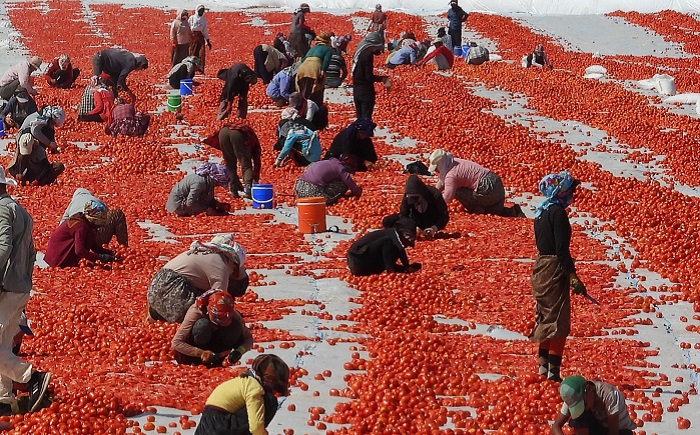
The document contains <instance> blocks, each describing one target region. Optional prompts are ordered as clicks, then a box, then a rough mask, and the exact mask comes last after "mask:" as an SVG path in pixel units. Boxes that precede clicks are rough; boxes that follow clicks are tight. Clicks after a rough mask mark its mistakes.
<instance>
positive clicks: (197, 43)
mask: <svg viewBox="0 0 700 435" xmlns="http://www.w3.org/2000/svg"><path fill="white" fill-rule="evenodd" d="M205 11H206V8H205V7H204V5H197V9H196V10H195V13H194V15H192V16H191V17H190V18H189V23H190V30H192V39H191V40H190V56H196V57H198V58H199V60H200V61H201V62H202V74H204V63H205V62H206V60H207V52H206V49H205V48H204V44H205V43H206V46H207V47H209V50H211V41H210V40H209V22H208V21H207V19H206V18H205V17H204V12H205Z"/></svg>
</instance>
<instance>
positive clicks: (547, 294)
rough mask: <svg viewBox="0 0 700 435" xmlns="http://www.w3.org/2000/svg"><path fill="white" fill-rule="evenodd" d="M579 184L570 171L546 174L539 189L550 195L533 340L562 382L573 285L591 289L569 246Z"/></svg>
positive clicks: (545, 372) (541, 234) (544, 371)
mask: <svg viewBox="0 0 700 435" xmlns="http://www.w3.org/2000/svg"><path fill="white" fill-rule="evenodd" d="M578 185H579V181H578V180H576V179H574V178H573V177H572V176H571V174H570V173H569V172H567V171H562V172H559V173H557V174H550V175H547V176H546V177H544V178H543V179H542V181H540V184H539V190H540V192H541V193H542V194H543V195H544V196H545V197H546V199H545V200H544V201H543V202H542V204H540V205H539V207H537V212H536V214H535V243H536V244H537V251H538V254H537V259H536V260H535V265H534V267H533V269H532V278H531V281H532V295H533V296H534V297H535V302H536V307H535V327H534V329H533V330H532V333H531V334H530V340H531V341H533V342H535V343H539V350H538V352H537V361H538V364H539V374H540V375H542V376H546V377H547V379H550V380H553V381H555V382H561V377H560V367H561V361H562V355H563V354H564V346H565V345H566V337H567V336H568V335H569V332H570V330H571V301H570V299H569V286H571V287H572V289H573V292H574V293H576V294H586V287H585V286H584V285H583V283H581V281H580V280H579V279H578V276H577V275H576V268H575V267H574V260H573V259H572V258H571V252H570V251H569V245H570V243H571V224H570V223H569V217H568V216H567V213H566V208H567V207H568V206H569V205H570V204H571V203H572V202H573V200H574V193H575V191H576V186H578Z"/></svg>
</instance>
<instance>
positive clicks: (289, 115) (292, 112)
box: [281, 107, 299, 119]
mask: <svg viewBox="0 0 700 435" xmlns="http://www.w3.org/2000/svg"><path fill="white" fill-rule="evenodd" d="M281 117H282V119H295V118H298V117H299V112H297V109H295V108H294V107H286V108H285V109H284V110H283V111H282V116H281Z"/></svg>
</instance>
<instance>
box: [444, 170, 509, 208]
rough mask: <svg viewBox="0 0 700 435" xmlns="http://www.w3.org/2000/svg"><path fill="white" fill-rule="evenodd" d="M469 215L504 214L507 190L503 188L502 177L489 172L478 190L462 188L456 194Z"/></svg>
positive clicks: (480, 182) (480, 181) (482, 179)
mask: <svg viewBox="0 0 700 435" xmlns="http://www.w3.org/2000/svg"><path fill="white" fill-rule="evenodd" d="M455 197H456V198H457V201H459V202H460V203H461V204H462V205H463V206H464V208H466V209H467V211H468V212H469V213H472V214H495V215H498V216H502V215H503V214H504V206H503V203H504V201H505V198H506V190H505V188H504V187H503V181H502V180H501V177H499V176H498V175H497V174H495V173H493V172H488V173H486V175H484V176H483V177H481V179H480V180H479V184H478V185H477V187H476V190H472V189H468V188H466V187H460V188H459V189H457V192H456V194H455Z"/></svg>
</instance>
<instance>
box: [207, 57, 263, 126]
mask: <svg viewBox="0 0 700 435" xmlns="http://www.w3.org/2000/svg"><path fill="white" fill-rule="evenodd" d="M216 76H217V77H218V78H220V79H221V80H223V81H224V82H225V84H224V88H223V89H222V90H221V96H220V97H219V112H218V114H217V115H216V120H217V121H221V120H223V119H226V118H228V115H229V114H230V113H231V107H230V106H231V104H233V99H234V98H236V97H238V110H237V112H236V116H238V117H239V118H241V119H245V118H246V116H247V115H248V89H250V85H254V84H255V83H256V82H257V81H258V77H257V76H256V75H255V71H253V70H252V69H250V67H249V66H248V65H246V64H244V63H242V62H241V63H237V64H235V65H234V66H232V67H231V68H228V69H226V68H223V69H220V70H219V72H218V73H217V74H216Z"/></svg>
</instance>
